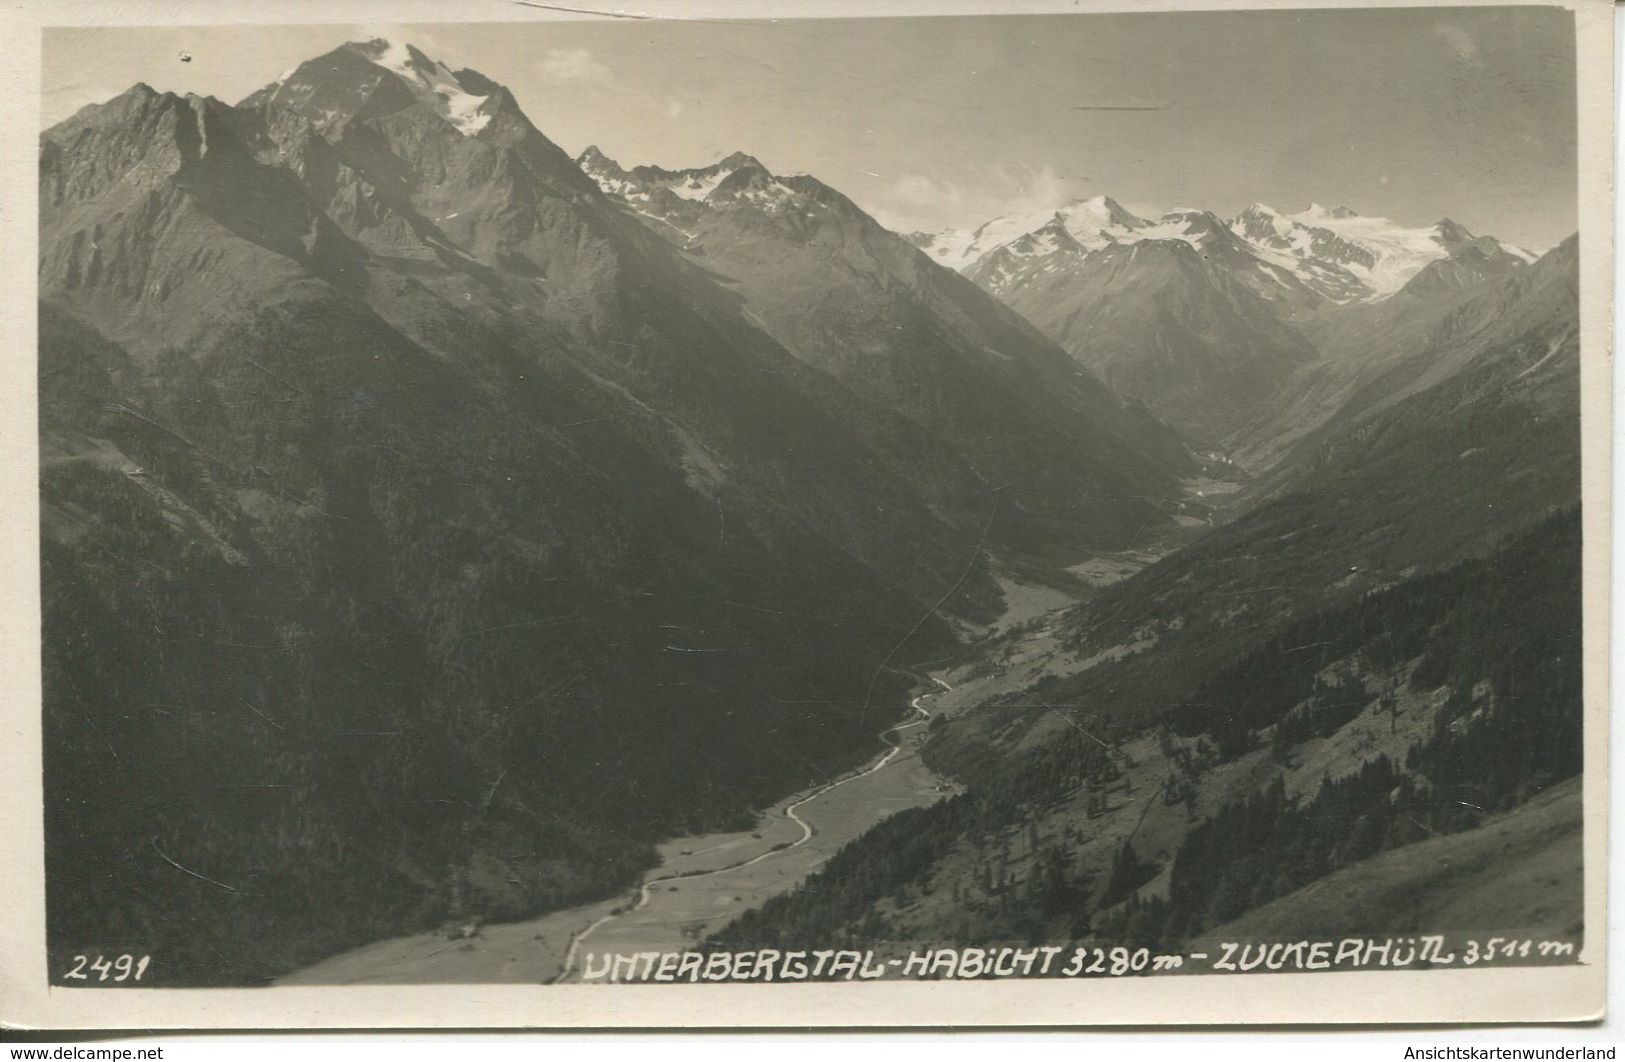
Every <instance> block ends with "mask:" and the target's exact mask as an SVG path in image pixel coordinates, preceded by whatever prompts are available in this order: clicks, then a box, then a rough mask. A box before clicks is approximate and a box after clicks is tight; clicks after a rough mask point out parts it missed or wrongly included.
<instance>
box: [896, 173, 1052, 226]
mask: <svg viewBox="0 0 1625 1062" xmlns="http://www.w3.org/2000/svg"><path fill="white" fill-rule="evenodd" d="M865 172H867V171H865ZM870 176H874V175H873V174H870ZM882 180H885V178H882ZM1080 195H1081V188H1080V187H1079V185H1078V183H1077V182H1076V181H1074V180H1073V179H1072V178H1070V177H1064V176H1061V175H1060V174H1057V173H1056V172H1055V170H1054V169H1053V168H1052V167H1049V166H1042V167H1039V168H1037V169H1024V170H1019V171H1012V170H1010V169H1009V168H1007V167H1004V166H999V167H995V168H993V169H992V170H990V171H988V172H986V174H985V175H984V176H982V178H981V179H979V180H975V181H969V180H964V179H954V178H939V177H932V176H929V175H926V174H918V173H909V174H903V175H901V176H898V177H894V178H891V179H890V180H887V181H886V183H885V184H884V185H883V186H882V187H880V188H878V189H875V190H874V191H872V192H871V193H870V194H869V195H868V196H866V197H865V198H866V199H868V200H869V202H868V204H866V205H867V206H868V208H869V209H870V211H871V212H872V213H873V214H874V215H875V217H876V218H878V219H879V220H880V221H881V223H882V224H884V225H886V226H887V227H888V228H891V229H894V230H897V231H903V232H907V231H910V230H916V229H924V230H928V231H929V230H935V229H941V228H958V227H970V226H975V225H980V224H981V223H982V222H984V221H987V220H989V219H991V218H995V217H999V216H1001V215H1005V214H1012V215H1018V216H1019V215H1022V214H1035V213H1041V212H1043V211H1046V210H1053V209H1055V208H1056V207H1059V206H1062V205H1064V204H1066V203H1069V202H1071V201H1072V200H1074V199H1077V198H1079V197H1080Z"/></svg>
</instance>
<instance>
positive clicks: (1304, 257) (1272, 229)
mask: <svg viewBox="0 0 1625 1062" xmlns="http://www.w3.org/2000/svg"><path fill="white" fill-rule="evenodd" d="M1231 228H1232V229H1233V230H1234V231H1235V233H1236V234H1237V235H1238V236H1240V237H1241V238H1242V239H1243V240H1245V241H1246V242H1247V244H1248V245H1249V246H1250V247H1251V248H1252V250H1253V251H1254V253H1256V254H1257V255H1258V256H1259V257H1260V258H1261V259H1263V260H1265V261H1268V262H1271V263H1272V264H1275V265H1278V266H1280V267H1281V268H1283V269H1287V270H1289V271H1291V272H1293V273H1295V274H1296V275H1297V276H1298V277H1299V278H1300V279H1301V280H1303V282H1304V283H1306V284H1308V285H1310V286H1311V287H1313V288H1314V289H1315V290H1317V291H1318V292H1320V293H1321V294H1322V295H1324V296H1326V297H1327V298H1328V299H1331V300H1332V301H1334V302H1339V303H1346V302H1358V301H1371V300H1374V299H1381V298H1385V297H1387V296H1389V295H1392V294H1394V293H1395V292H1396V291H1399V290H1400V289H1401V288H1403V287H1404V286H1405V285H1406V284H1407V283H1408V282H1410V281H1411V280H1412V278H1414V277H1416V276H1417V274H1419V273H1421V272H1422V271H1423V270H1424V269H1427V268H1428V267H1429V266H1430V265H1432V264H1434V263H1438V262H1441V261H1450V260H1453V259H1456V258H1457V257H1458V256H1460V255H1463V254H1465V255H1466V256H1468V257H1494V258H1497V259H1500V260H1502V261H1504V262H1507V263H1522V262H1529V261H1532V260H1533V258H1534V256H1533V255H1531V254H1530V253H1529V252H1527V251H1524V250H1522V249H1520V248H1517V247H1513V246H1511V245H1510V244H1502V243H1501V242H1500V241H1498V240H1496V239H1494V238H1493V237H1488V236H1486V237H1474V236H1473V234H1472V233H1470V232H1468V231H1467V230H1466V229H1465V228H1463V227H1462V226H1461V225H1459V224H1457V223H1456V222H1454V221H1451V220H1450V219H1449V218H1445V219H1443V220H1442V221H1439V222H1437V223H1435V224H1433V225H1430V226H1427V227H1425V228H1418V229H1412V228H1406V227H1404V226H1402V225H1397V224H1395V223H1393V222H1391V221H1388V220H1387V219H1386V218H1368V217H1362V216H1360V215H1359V214H1356V213H1355V212H1354V211H1353V210H1350V209H1349V208H1348V207H1335V208H1333V209H1331V210H1327V209H1326V208H1324V207H1322V206H1320V205H1319V204H1311V205H1310V207H1309V209H1307V210H1305V211H1303V212H1302V213H1299V214H1282V213H1280V212H1278V211H1276V210H1274V209H1273V208H1271V207H1267V206H1264V205H1263V204H1261V203H1255V204H1253V205H1252V206H1250V207H1248V208H1247V209H1246V210H1244V211H1243V212H1242V213H1241V214H1240V215H1238V216H1237V217H1236V219H1235V220H1234V221H1233V222H1231Z"/></svg>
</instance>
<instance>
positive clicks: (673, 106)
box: [666, 100, 683, 118]
mask: <svg viewBox="0 0 1625 1062" xmlns="http://www.w3.org/2000/svg"><path fill="white" fill-rule="evenodd" d="M682 113H683V103H682V101H681V100H672V101H671V102H670V103H668V104H666V117H668V118H676V117H678V116H679V115H681V114H682Z"/></svg>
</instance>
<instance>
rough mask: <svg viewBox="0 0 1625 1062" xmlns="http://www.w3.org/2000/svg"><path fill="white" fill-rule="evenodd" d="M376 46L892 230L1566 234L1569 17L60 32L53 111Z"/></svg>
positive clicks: (1397, 12)
mask: <svg viewBox="0 0 1625 1062" xmlns="http://www.w3.org/2000/svg"><path fill="white" fill-rule="evenodd" d="M375 36H385V37H388V38H389V39H391V40H397V41H407V42H410V43H412V44H415V45H417V46H418V47H419V48H420V49H422V50H423V51H424V52H426V53H427V54H429V55H430V56H432V57H433V58H436V59H440V60H442V61H443V62H445V63H446V64H447V65H448V66H451V67H452V68H453V69H458V68H461V67H465V66H467V67H473V68H474V69H476V70H479V71H480V72H482V73H484V74H485V75H487V76H488V77H490V78H492V79H493V80H496V81H499V82H501V83H503V84H505V85H507V86H508V87H509V88H510V89H511V90H512V91H513V93H514V95H515V96H516V97H517V98H518V100H519V103H520V105H521V106H522V107H523V108H524V110H525V112H526V113H527V114H528V115H529V117H530V119H531V121H532V122H534V123H535V124H536V126H537V127H538V128H539V129H540V130H541V131H542V132H543V133H545V134H546V135H547V136H548V137H549V138H551V139H552V140H554V141H555V142H556V143H558V144H559V145H560V146H561V147H563V148H564V149H565V150H567V151H569V152H571V153H572V154H575V153H578V152H579V151H580V150H581V149H583V148H585V147H586V146H587V145H588V144H597V145H598V146H599V147H600V148H601V149H602V150H603V151H604V152H605V153H606V154H608V155H609V156H611V157H612V158H615V159H617V160H618V161H620V162H621V163H622V164H624V165H627V166H631V165H634V164H638V163H644V162H649V163H656V164H659V165H663V166H667V167H671V168H681V167H687V166H701V165H705V164H707V163H709V162H712V161H715V160H716V159H718V158H721V157H722V156H724V155H726V154H729V153H730V152H733V151H735V150H743V151H746V152H749V153H750V154H752V155H755V156H756V157H757V158H759V159H761V160H762V162H763V163H764V164H765V165H766V166H767V167H768V168H769V169H771V170H773V171H774V172H776V173H811V174H813V175H815V176H817V177H818V178H820V179H821V180H823V181H824V182H825V183H827V184H830V185H832V186H834V187H836V188H838V189H840V190H841V191H842V192H844V193H846V194H847V195H848V196H850V197H851V198H852V199H853V200H855V201H856V202H857V203H858V204H859V205H861V206H863V207H864V208H865V209H866V210H868V211H869V212H870V213H872V214H873V215H875V217H876V218H878V219H879V220H880V221H881V222H883V223H884V224H886V225H888V226H889V227H891V228H894V229H897V230H899V231H910V230H916V229H923V230H928V231H929V230H936V229H941V228H950V227H953V228H963V227H971V226H975V225H978V224H980V223H982V222H983V221H986V220H988V219H989V218H992V217H995V216H998V215H1000V214H1003V213H1008V212H1013V211H1017V210H1021V211H1033V210H1039V209H1047V208H1049V207H1051V206H1059V205H1061V204H1062V203H1064V202H1067V201H1069V200H1071V199H1075V198H1080V197H1085V196H1092V195H1097V194H1106V195H1110V196H1112V197H1113V198H1114V199H1117V200H1118V201H1119V202H1121V203H1123V204H1124V205H1125V206H1127V207H1128V208H1129V209H1131V210H1134V211H1135V212H1137V213H1141V214H1151V215H1155V214H1158V213H1160V212H1162V211H1164V210H1169V209H1174V208H1202V209H1208V210H1213V211H1215V212H1217V213H1219V214H1221V215H1223V216H1230V215H1232V214H1234V213H1237V212H1239V211H1240V210H1242V209H1243V208H1245V207H1246V206H1247V205H1248V204H1250V203H1253V202H1263V203H1267V204H1270V205H1271V206H1274V207H1276V208H1278V209H1281V210H1283V211H1288V212H1292V211H1297V210H1302V209H1304V208H1305V207H1306V206H1308V205H1309V203H1310V202H1311V201H1314V202H1319V203H1321V204H1323V205H1325V206H1328V207H1330V206H1338V205H1346V206H1349V207H1352V208H1353V209H1355V210H1357V211H1359V212H1360V213H1362V214H1368V215H1382V216H1386V217H1389V218H1392V219H1394V220H1396V221H1400V222H1404V223H1407V224H1413V225H1423V224H1428V223H1431V222H1433V221H1437V220H1438V219H1440V218H1442V217H1446V216H1448V217H1450V218H1453V219H1455V220H1456V221H1459V222H1461V223H1462V224H1464V225H1466V226H1467V227H1468V228H1469V229H1472V230H1473V231H1474V232H1478V233H1489V234H1493V235H1496V236H1498V237H1501V238H1503V239H1507V240H1511V241H1512V242H1514V243H1518V244H1520V245H1522V246H1525V247H1529V248H1531V249H1534V250H1544V249H1546V248H1548V247H1550V246H1552V245H1554V244H1555V243H1557V242H1558V241H1560V240H1561V239H1563V238H1564V237H1565V236H1567V235H1569V234H1570V233H1571V232H1573V231H1574V230H1575V228H1576V227H1577V223H1576V208H1575V179H1576V174H1575V164H1576V163H1575V151H1576V140H1575V120H1576V117H1575V89H1574V85H1575V81H1574V47H1573V28H1572V21H1571V17H1570V15H1569V14H1568V13H1567V12H1565V11H1562V10H1561V9H1557V8H1537V7H1502V8H1491V7H1478V8H1432V9H1423V8H1410V9H1406V8H1388V9H1365V10H1359V9H1354V10H1351V9H1343V10H1330V9H1322V10H1309V11H1290V10H1270V11H1227V12H1217V11H1204V12H1188V11H1187V12H1182V13H1133V14H1077V15H1019V16H1016V15H996V16H970V17H962V16H955V17H931V18H884V19H861V20H849V19H786V20H780V21H772V22H765V21H764V22H742V21H692V22H677V21H665V20H629V19H609V20H603V21H575V22H558V21H549V22H533V23H519V24H503V23H475V24H465V25H443V24H433V25H412V26H399V25H336V24H335V25H327V26H274V27H272V26H264V27H240V26H239V27H232V26H227V27H195V26H194V27H155V28H140V29H132V28H128V27H120V28H113V29H109V28H105V27H98V28H74V29H56V30H50V31H48V32H47V33H46V37H45V45H44V55H43V60H44V73H43V77H44V83H43V85H42V93H43V94H42V111H43V114H42V117H43V119H44V122H45V123H46V124H47V125H49V124H53V123H55V122H57V121H60V120H61V119H62V118H64V117H66V116H68V115H69V114H71V113H73V111H75V110H77V109H78V108H79V107H81V106H83V105H85V104H86V103H90V102H97V101H101V100H105V99H108V98H111V97H112V96H114V95H116V94H118V93H119V92H122V91H124V90H125V89H127V88H129V87H130V86H131V85H133V84H135V83H136V82H138V81H144V82H146V83H147V84H149V85H151V86H152V87H154V88H156V89H159V90H161V91H163V90H168V91H175V92H188V91H190V92H197V93H201V94H205V95H213V96H217V97H219V98H221V99H223V100H226V101H227V102H232V103H234V102H236V101H237V100H239V99H241V98H242V97H244V96H246V95H248V94H249V93H250V92H252V91H254V90H255V89H257V88H259V87H260V86H262V85H264V84H266V83H268V82H270V81H272V80H274V79H276V78H277V77H278V76H280V75H281V74H282V73H284V72H285V71H286V70H287V69H289V68H290V67H292V66H294V65H296V64H297V63H299V62H301V61H303V60H305V59H309V58H313V57H315V56H317V55H320V54H322V53H323V52H326V51H328V50H330V49H331V48H333V47H335V46H337V45H339V44H341V43H343V42H344V41H346V40H362V39H369V38H371V37H375ZM182 52H186V53H188V54H189V55H190V56H191V60H190V61H189V62H182V61H181V58H180V57H181V53H182Z"/></svg>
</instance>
